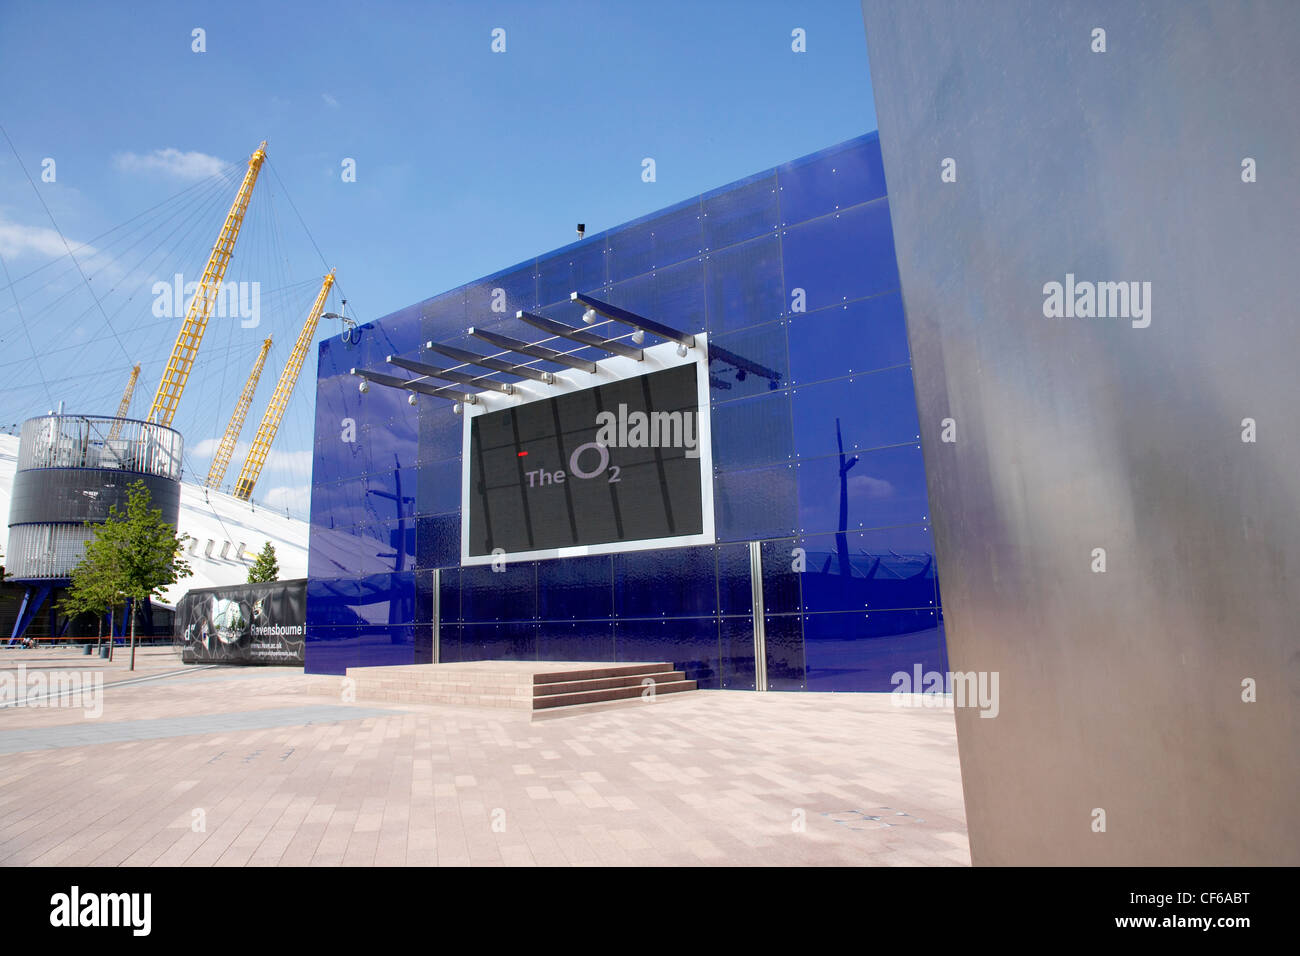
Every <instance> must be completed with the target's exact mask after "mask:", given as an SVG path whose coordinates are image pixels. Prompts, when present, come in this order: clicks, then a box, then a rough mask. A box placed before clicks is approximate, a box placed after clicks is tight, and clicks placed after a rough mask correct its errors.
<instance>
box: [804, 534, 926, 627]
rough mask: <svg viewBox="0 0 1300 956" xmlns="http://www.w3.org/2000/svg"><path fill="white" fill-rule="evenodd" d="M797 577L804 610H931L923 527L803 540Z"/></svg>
mask: <svg viewBox="0 0 1300 956" xmlns="http://www.w3.org/2000/svg"><path fill="white" fill-rule="evenodd" d="M798 544H799V546H800V547H801V548H803V549H804V554H805V557H806V568H805V570H804V571H803V572H802V573H801V574H800V575H799V578H800V584H801V589H802V594H803V607H802V608H801V610H805V611H866V610H877V611H883V610H890V609H895V608H925V609H926V610H930V609H932V608H933V607H934V606H935V590H934V588H935V564H934V542H933V540H932V538H931V535H930V530H929V528H928V527H927V526H925V525H913V526H910V527H908V526H899V527H894V528H880V529H876V530H872V531H850V532H847V533H844V534H819V535H808V536H806V537H803V538H800V539H799V541H798Z"/></svg>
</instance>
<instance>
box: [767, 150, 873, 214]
mask: <svg viewBox="0 0 1300 956" xmlns="http://www.w3.org/2000/svg"><path fill="white" fill-rule="evenodd" d="M777 181H778V182H779V183H780V197H781V219H782V220H783V222H782V224H783V225H786V224H789V223H797V222H802V221H803V220H805V219H811V218H813V217H814V216H821V215H824V214H825V213H828V212H834V211H835V210H836V209H843V208H845V207H848V206H853V205H856V204H857V203H861V202H867V201H869V200H872V199H879V198H880V197H881V196H883V195H885V169H884V164H883V163H882V161H881V156H880V141H879V139H878V138H877V137H875V135H874V134H872V136H871V138H870V139H869V140H865V141H859V142H857V143H854V144H853V145H851V146H849V147H848V148H846V149H834V150H826V151H824V152H822V153H819V154H817V155H815V156H810V157H806V158H804V159H797V160H795V161H794V162H792V163H787V164H785V165H784V166H780V167H778V168H777Z"/></svg>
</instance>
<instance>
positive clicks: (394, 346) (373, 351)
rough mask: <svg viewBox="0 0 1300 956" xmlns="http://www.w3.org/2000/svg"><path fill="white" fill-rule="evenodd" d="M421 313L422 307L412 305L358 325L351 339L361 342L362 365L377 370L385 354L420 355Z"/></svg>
mask: <svg viewBox="0 0 1300 956" xmlns="http://www.w3.org/2000/svg"><path fill="white" fill-rule="evenodd" d="M420 314H421V306H420V305H418V304H417V305H411V306H407V307H406V308H404V309H401V310H399V311H397V312H394V313H392V314H390V315H386V316H384V317H383V318H382V319H379V320H378V321H376V322H367V323H366V324H364V325H361V326H359V327H358V328H357V330H356V331H354V332H353V333H352V335H351V338H354V339H356V338H359V340H360V341H359V345H360V348H361V357H362V363H364V364H365V365H367V366H368V367H370V368H375V369H378V368H380V367H382V366H383V364H384V356H386V355H409V354H414V353H415V352H417V351H418V350H419V348H420V345H421V344H422V343H423V335H422V332H423V330H422V329H421V327H420ZM326 321H330V320H326ZM358 364H361V363H358Z"/></svg>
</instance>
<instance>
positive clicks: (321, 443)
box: [311, 429, 370, 485]
mask: <svg viewBox="0 0 1300 956" xmlns="http://www.w3.org/2000/svg"><path fill="white" fill-rule="evenodd" d="M316 434H317V436H318V437H317V441H316V445H315V448H314V449H313V453H312V472H311V480H312V484H314V485H328V484H331V483H333V482H337V481H342V480H343V479H344V478H357V477H360V476H361V475H363V474H365V473H366V472H367V471H369V470H370V456H369V455H367V454H365V452H364V450H363V446H362V445H360V444H358V443H357V442H352V441H342V440H341V439H340V437H339V433H338V432H337V431H326V432H322V431H320V430H319V429H318V430H317V432H316ZM322 437H323V440H322Z"/></svg>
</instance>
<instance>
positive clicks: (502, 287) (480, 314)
mask: <svg viewBox="0 0 1300 956" xmlns="http://www.w3.org/2000/svg"><path fill="white" fill-rule="evenodd" d="M536 274H537V269H536V266H535V264H534V262H533V260H529V261H528V262H526V263H524V264H523V265H520V266H516V267H515V268H513V269H508V270H506V271H505V272H499V273H497V274H496V275H492V276H487V277H486V278H483V279H480V280H479V281H478V282H471V283H470V284H469V285H467V286H465V309H466V311H467V312H468V314H469V315H468V318H469V323H468V324H469V325H482V326H484V327H486V326H487V325H488V324H489V320H491V319H495V318H497V317H499V316H502V315H510V316H513V315H514V314H515V313H516V312H518V311H519V310H520V309H533V308H536V307H537V275H536Z"/></svg>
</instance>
